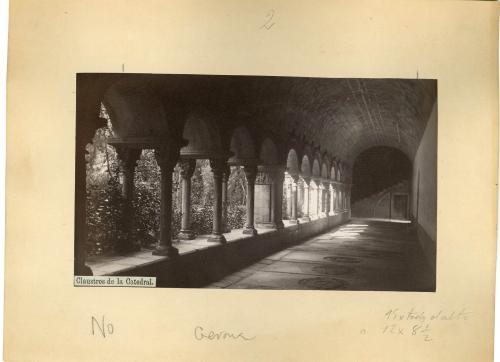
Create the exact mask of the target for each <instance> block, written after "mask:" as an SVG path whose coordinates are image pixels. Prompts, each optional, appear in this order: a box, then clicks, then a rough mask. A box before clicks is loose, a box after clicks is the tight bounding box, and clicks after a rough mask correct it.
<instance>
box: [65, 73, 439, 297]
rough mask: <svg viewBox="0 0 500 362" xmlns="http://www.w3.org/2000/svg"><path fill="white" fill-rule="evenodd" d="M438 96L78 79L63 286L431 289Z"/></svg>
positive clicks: (431, 87) (378, 84) (347, 86)
mask: <svg viewBox="0 0 500 362" xmlns="http://www.w3.org/2000/svg"><path fill="white" fill-rule="evenodd" d="M437 94H438V92H437V80H435V79H371V78H311V77H307V78H306V77H283V76H234V75H188V74H129V73H78V74H77V75H76V152H75V239H74V243H75V245H74V246H75V247H74V251H75V254H74V258H75V259H74V260H75V262H74V278H75V279H74V280H75V282H74V283H75V284H74V285H75V286H79V287H80V286H90V287H93V286H104V287H106V286H123V287H166V288H218V289H277V290H331V291H335V290H344V291H419V292H435V291H436V242H437V240H436V235H437V231H436V225H437V118H438V109H437Z"/></svg>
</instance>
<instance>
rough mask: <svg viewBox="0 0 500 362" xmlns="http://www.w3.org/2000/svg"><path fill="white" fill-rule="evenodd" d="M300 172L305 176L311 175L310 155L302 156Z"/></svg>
mask: <svg viewBox="0 0 500 362" xmlns="http://www.w3.org/2000/svg"><path fill="white" fill-rule="evenodd" d="M300 172H301V174H302V176H304V177H311V161H310V159H309V156H308V155H304V156H303V157H302V162H301V164H300Z"/></svg>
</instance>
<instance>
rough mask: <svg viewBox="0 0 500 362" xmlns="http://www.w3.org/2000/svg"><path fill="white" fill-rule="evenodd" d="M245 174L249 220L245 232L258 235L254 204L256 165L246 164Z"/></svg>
mask: <svg viewBox="0 0 500 362" xmlns="http://www.w3.org/2000/svg"><path fill="white" fill-rule="evenodd" d="M245 176H246V179H247V205H246V206H247V220H246V224H245V228H244V229H243V234H250V235H257V230H255V226H254V204H255V177H256V176H257V167H256V166H245Z"/></svg>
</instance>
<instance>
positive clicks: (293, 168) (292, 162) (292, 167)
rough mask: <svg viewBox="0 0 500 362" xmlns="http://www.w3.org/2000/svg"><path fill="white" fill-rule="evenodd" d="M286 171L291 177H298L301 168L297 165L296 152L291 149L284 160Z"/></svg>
mask: <svg viewBox="0 0 500 362" xmlns="http://www.w3.org/2000/svg"><path fill="white" fill-rule="evenodd" d="M286 169H287V171H288V173H290V174H292V175H298V174H299V172H300V170H301V168H300V164H299V157H298V156H297V152H296V151H295V150H294V149H293V148H292V149H290V151H288V156H287V160H286Z"/></svg>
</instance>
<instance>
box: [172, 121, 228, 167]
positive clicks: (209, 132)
mask: <svg viewBox="0 0 500 362" xmlns="http://www.w3.org/2000/svg"><path fill="white" fill-rule="evenodd" d="M182 137H183V138H184V139H185V140H187V145H186V146H184V147H182V148H181V157H183V158H212V157H220V156H221V155H222V147H221V142H220V135H219V132H218V130H217V128H216V127H215V126H214V124H213V123H212V122H211V121H210V119H209V117H207V116H204V115H201V114H198V113H192V114H190V115H189V116H188V118H187V119H186V122H185V124H184V130H183V132H182Z"/></svg>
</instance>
